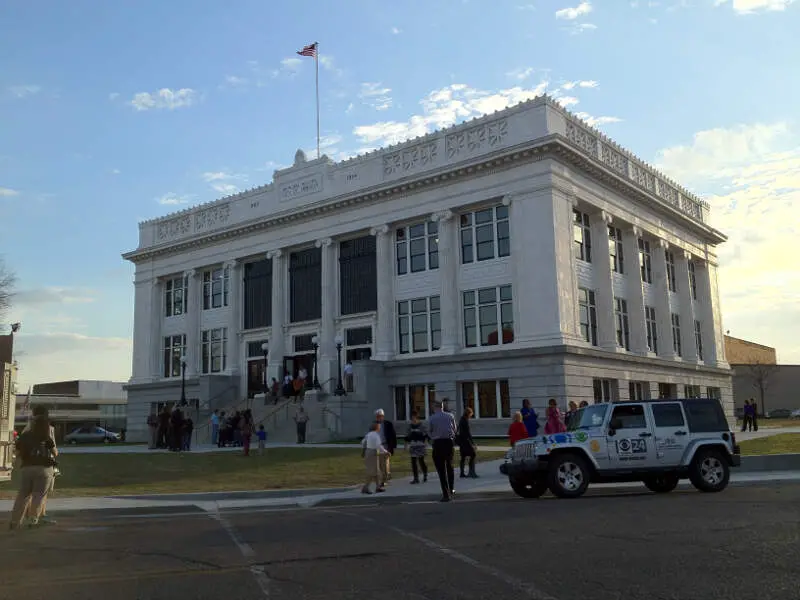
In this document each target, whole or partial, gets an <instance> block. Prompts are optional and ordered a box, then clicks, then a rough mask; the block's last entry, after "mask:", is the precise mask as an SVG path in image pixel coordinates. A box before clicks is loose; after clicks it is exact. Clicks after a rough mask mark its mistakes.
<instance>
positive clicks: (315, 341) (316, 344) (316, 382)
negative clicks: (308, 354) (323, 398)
mask: <svg viewBox="0 0 800 600" xmlns="http://www.w3.org/2000/svg"><path fill="white" fill-rule="evenodd" d="M311 345H312V346H314V384H313V385H314V389H315V390H318V389H319V377H318V376H317V364H318V363H317V352H318V351H319V338H318V337H317V336H316V335H315V336H314V337H313V338H311Z"/></svg>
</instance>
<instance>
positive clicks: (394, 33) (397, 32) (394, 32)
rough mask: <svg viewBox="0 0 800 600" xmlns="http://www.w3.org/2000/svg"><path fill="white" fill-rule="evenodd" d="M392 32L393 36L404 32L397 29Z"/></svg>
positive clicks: (392, 29)
mask: <svg viewBox="0 0 800 600" xmlns="http://www.w3.org/2000/svg"><path fill="white" fill-rule="evenodd" d="M390 31H391V32H392V35H399V34H400V33H402V30H401V29H399V28H397V27H392V28H391V30H390Z"/></svg>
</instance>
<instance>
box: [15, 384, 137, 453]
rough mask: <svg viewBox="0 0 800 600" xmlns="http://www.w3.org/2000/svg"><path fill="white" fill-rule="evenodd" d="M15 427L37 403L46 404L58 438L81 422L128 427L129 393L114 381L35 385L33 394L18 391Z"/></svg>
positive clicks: (19, 426) (111, 427) (20, 425)
mask: <svg viewBox="0 0 800 600" xmlns="http://www.w3.org/2000/svg"><path fill="white" fill-rule="evenodd" d="M16 404H17V418H16V427H17V429H18V430H21V429H22V428H24V427H25V424H26V423H27V422H28V418H29V417H30V415H31V411H32V410H33V408H34V407H35V406H46V407H47V409H48V411H49V413H50V420H51V422H52V424H53V427H55V430H56V442H59V441H61V440H62V439H63V438H64V436H65V435H66V434H67V433H69V432H70V431H72V430H73V429H75V428H76V427H80V426H82V425H97V426H99V427H103V428H104V429H108V430H109V431H114V432H119V431H121V430H122V429H126V428H127V408H128V406H127V405H128V395H127V392H126V391H125V390H124V389H123V384H122V383H119V382H115V381H58V382H55V383H41V384H38V385H35V386H33V391H32V393H31V395H30V396H28V394H17V395H16Z"/></svg>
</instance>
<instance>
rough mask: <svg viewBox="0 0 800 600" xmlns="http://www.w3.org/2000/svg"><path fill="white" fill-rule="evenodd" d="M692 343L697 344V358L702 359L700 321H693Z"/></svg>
mask: <svg viewBox="0 0 800 600" xmlns="http://www.w3.org/2000/svg"><path fill="white" fill-rule="evenodd" d="M694 343H695V344H696V345H697V358H698V359H699V360H703V329H702V326H701V323H700V321H695V322H694Z"/></svg>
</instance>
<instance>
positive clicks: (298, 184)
mask: <svg viewBox="0 0 800 600" xmlns="http://www.w3.org/2000/svg"><path fill="white" fill-rule="evenodd" d="M321 191H322V176H321V175H312V176H310V177H305V178H303V179H298V180H297V181H293V182H291V183H287V184H284V185H282V186H281V201H284V202H285V201H286V200H293V199H294V198H302V197H303V196H308V195H310V194H316V193H317V192H321Z"/></svg>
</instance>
